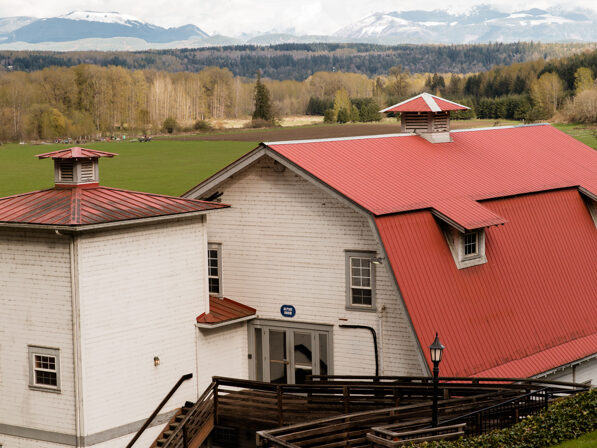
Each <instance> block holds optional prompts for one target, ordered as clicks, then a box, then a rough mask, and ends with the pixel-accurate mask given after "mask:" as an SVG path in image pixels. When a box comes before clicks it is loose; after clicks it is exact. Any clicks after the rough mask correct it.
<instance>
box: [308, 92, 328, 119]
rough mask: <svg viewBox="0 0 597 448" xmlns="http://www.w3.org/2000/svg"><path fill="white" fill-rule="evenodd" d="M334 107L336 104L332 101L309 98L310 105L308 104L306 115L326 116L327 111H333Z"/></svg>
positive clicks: (314, 97)
mask: <svg viewBox="0 0 597 448" xmlns="http://www.w3.org/2000/svg"><path fill="white" fill-rule="evenodd" d="M333 107H334V102H333V101H332V100H330V99H325V98H317V97H316V96H312V97H311V98H309V104H307V109H306V110H305V115H324V114H325V111H326V110H328V109H332V108H333Z"/></svg>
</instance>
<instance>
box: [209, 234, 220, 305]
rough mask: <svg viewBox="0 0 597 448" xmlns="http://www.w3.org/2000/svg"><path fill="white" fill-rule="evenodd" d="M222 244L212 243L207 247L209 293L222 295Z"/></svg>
mask: <svg viewBox="0 0 597 448" xmlns="http://www.w3.org/2000/svg"><path fill="white" fill-rule="evenodd" d="M221 249H222V246H221V245H220V244H216V243H210V244H209V245H208V249H207V279H208V283H209V293H210V294H214V295H217V296H221V295H222V256H221V255H222V253H221V252H222V251H221Z"/></svg>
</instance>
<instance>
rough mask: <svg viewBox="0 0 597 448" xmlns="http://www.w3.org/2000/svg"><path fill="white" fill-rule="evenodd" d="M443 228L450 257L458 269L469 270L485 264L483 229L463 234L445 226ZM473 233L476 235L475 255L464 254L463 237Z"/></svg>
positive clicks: (464, 242) (464, 238) (464, 239)
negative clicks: (450, 253)
mask: <svg viewBox="0 0 597 448" xmlns="http://www.w3.org/2000/svg"><path fill="white" fill-rule="evenodd" d="M443 227H444V235H445V236H446V240H447V242H448V246H449V247H450V251H451V252H452V257H454V262H455V263H456V267H457V268H458V269H465V268H470V267H472V266H478V265H480V264H484V263H487V257H486V256H485V229H477V230H472V231H467V232H465V233H463V232H460V231H459V230H457V229H455V228H453V227H447V226H445V225H444V226H443ZM473 232H474V233H476V234H477V251H476V252H475V253H471V254H466V253H465V244H466V237H465V235H467V234H471V233H473Z"/></svg>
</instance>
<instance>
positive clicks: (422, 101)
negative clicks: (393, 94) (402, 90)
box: [381, 93, 469, 112]
mask: <svg viewBox="0 0 597 448" xmlns="http://www.w3.org/2000/svg"><path fill="white" fill-rule="evenodd" d="M466 109H469V107H467V106H463V105H462V104H458V103H455V102H453V101H448V100H445V99H443V98H440V97H438V96H435V95H431V94H429V93H421V94H420V95H417V96H415V97H413V98H410V99H408V100H406V101H402V102H401V103H398V104H394V105H393V106H390V107H386V108H385V109H383V110H382V111H381V112H445V111H452V110H466Z"/></svg>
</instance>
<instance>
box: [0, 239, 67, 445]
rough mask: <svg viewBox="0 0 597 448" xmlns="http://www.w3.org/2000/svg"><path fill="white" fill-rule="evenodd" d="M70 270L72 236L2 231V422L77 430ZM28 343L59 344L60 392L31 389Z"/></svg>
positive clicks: (0, 334)
mask: <svg viewBox="0 0 597 448" xmlns="http://www.w3.org/2000/svg"><path fill="white" fill-rule="evenodd" d="M70 269H71V263H70V239H69V238H67V237H64V236H59V235H56V234H54V233H49V232H34V231H24V230H22V231H19V230H8V229H4V230H0V308H1V312H0V397H1V398H0V423H1V424H4V425H10V426H16V427H28V428H33V429H39V430H45V431H53V432H59V433H64V434H74V433H75V412H74V375H73V337H72V308H71V270H70ZM28 344H31V345H38V346H42V347H50V348H59V349H60V374H61V375H60V376H61V393H53V392H45V391H43V392H42V391H37V390H31V389H29V360H28V348H27V345H28ZM4 439H5V436H2V435H0V443H1V442H2V440H4ZM5 446H7V447H8V444H6V445H5ZM17 446H19V445H17ZM23 446H24V445H23ZM40 447H41V445H40Z"/></svg>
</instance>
